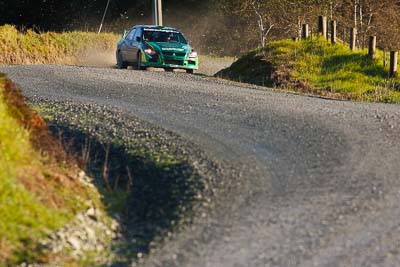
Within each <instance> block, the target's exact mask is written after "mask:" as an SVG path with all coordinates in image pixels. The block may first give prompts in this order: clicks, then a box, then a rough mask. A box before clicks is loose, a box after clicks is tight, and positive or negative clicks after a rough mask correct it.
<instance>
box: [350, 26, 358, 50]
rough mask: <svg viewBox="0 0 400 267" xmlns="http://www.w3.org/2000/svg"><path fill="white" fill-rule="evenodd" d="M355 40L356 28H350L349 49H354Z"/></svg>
mask: <svg viewBox="0 0 400 267" xmlns="http://www.w3.org/2000/svg"><path fill="white" fill-rule="evenodd" d="M356 40H357V29H356V28H351V30H350V49H351V51H354V50H356Z"/></svg>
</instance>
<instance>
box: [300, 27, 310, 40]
mask: <svg viewBox="0 0 400 267" xmlns="http://www.w3.org/2000/svg"><path fill="white" fill-rule="evenodd" d="M308 36H309V30H308V24H303V27H302V29H301V39H303V40H306V39H308Z"/></svg>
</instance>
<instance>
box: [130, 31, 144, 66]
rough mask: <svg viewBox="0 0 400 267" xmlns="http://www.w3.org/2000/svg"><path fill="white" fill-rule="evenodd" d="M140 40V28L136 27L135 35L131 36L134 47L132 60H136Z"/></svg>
mask: <svg viewBox="0 0 400 267" xmlns="http://www.w3.org/2000/svg"><path fill="white" fill-rule="evenodd" d="M141 41H142V29H141V28H137V29H136V32H135V35H134V36H133V42H132V46H133V47H134V61H135V62H137V54H138V52H139V49H140V43H141Z"/></svg>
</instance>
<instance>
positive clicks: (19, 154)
mask: <svg viewBox="0 0 400 267" xmlns="http://www.w3.org/2000/svg"><path fill="white" fill-rule="evenodd" d="M0 125H1V127H0V266H16V265H18V264H21V263H25V262H28V263H29V262H38V263H46V262H52V261H54V262H69V263H70V264H71V265H70V266H74V263H76V264H77V265H79V264H78V262H79V260H77V259H73V258H70V257H69V256H70V255H69V254H68V253H64V252H63V253H61V251H55V250H54V247H48V246H47V244H49V243H50V241H49V238H50V236H51V234H52V233H54V232H56V231H58V230H59V229H62V228H64V227H66V226H67V225H68V224H70V223H71V222H72V221H73V220H74V218H75V215H76V214H79V213H83V214H85V211H86V210H90V209H96V210H98V211H99V213H100V212H101V211H100V210H101V209H102V207H101V206H100V205H99V203H100V201H99V199H100V195H99V194H98V193H97V191H96V190H95V189H93V188H90V187H87V186H85V185H83V184H82V183H81V182H80V181H79V178H78V177H79V175H78V174H79V173H82V171H80V169H79V168H78V167H77V164H76V162H75V161H74V159H72V158H71V157H69V155H68V153H66V152H65V151H64V149H63V148H62V146H61V144H60V142H58V141H57V140H56V139H54V138H53V137H51V136H50V135H49V134H48V128H47V125H46V123H45V122H44V120H43V119H42V118H41V117H40V116H39V114H38V113H37V112H35V111H33V110H31V109H30V108H29V107H28V106H27V105H26V104H25V102H24V99H23V96H22V94H21V92H20V90H19V89H18V88H17V87H16V86H15V85H14V84H13V83H12V82H11V81H9V80H8V79H7V78H6V77H5V76H3V75H1V76H0ZM81 176H82V177H83V176H84V175H82V174H81ZM105 223H106V222H105ZM105 228H107V227H106V226H105ZM94 229H96V228H94ZM68 242H71V240H69V239H68V240H65V242H64V244H59V245H61V248H62V249H63V248H65V249H68V248H69V247H70V246H69V245H68V244H67V243H68Z"/></svg>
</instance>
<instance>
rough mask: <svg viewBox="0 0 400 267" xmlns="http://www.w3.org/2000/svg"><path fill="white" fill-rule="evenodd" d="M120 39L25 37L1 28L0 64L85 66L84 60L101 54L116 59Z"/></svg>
mask: <svg viewBox="0 0 400 267" xmlns="http://www.w3.org/2000/svg"><path fill="white" fill-rule="evenodd" d="M118 39H119V36H118V35H115V34H111V33H102V34H99V35H98V34H96V33H91V32H65V33H54V32H46V33H36V32H34V31H32V30H28V31H26V32H25V33H22V32H19V31H18V30H17V29H16V28H15V27H13V26H11V25H5V26H0V51H1V52H0V64H82V63H84V62H82V58H86V57H87V56H88V55H98V54H101V55H103V56H102V57H103V58H104V55H110V57H112V58H113V55H114V52H115V47H116V43H117V41H118ZM97 58H98V57H97Z"/></svg>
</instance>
